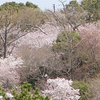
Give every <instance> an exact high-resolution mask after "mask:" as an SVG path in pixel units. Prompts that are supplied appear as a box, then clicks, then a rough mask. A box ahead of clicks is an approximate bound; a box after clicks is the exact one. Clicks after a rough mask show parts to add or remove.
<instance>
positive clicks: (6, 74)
mask: <svg viewBox="0 0 100 100" xmlns="http://www.w3.org/2000/svg"><path fill="white" fill-rule="evenodd" d="M22 64H23V60H22V59H21V58H14V57H13V56H12V55H10V56H8V57H7V58H5V59H4V58H0V80H1V81H0V84H1V85H2V84H4V83H5V82H6V81H7V80H9V81H10V82H12V83H18V82H19V80H20V76H19V75H18V73H17V69H18V68H19V67H21V66H22Z"/></svg>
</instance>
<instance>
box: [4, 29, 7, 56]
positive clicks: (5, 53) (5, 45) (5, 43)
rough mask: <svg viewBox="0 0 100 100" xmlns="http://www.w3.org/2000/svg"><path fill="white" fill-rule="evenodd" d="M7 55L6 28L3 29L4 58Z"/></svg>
mask: <svg viewBox="0 0 100 100" xmlns="http://www.w3.org/2000/svg"><path fill="white" fill-rule="evenodd" d="M6 57H7V29H6V30H5V42H4V58H6Z"/></svg>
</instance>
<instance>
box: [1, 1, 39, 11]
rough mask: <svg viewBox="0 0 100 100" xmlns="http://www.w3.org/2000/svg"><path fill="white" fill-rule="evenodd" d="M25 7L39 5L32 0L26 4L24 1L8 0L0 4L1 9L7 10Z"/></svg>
mask: <svg viewBox="0 0 100 100" xmlns="http://www.w3.org/2000/svg"><path fill="white" fill-rule="evenodd" d="M25 7H30V8H33V9H35V8H39V7H38V6H37V5H35V4H33V3H31V2H27V3H26V5H24V3H16V2H6V3H4V4H3V5H1V6H0V11H2V10H7V9H11V8H13V9H15V10H19V9H22V8H25Z"/></svg>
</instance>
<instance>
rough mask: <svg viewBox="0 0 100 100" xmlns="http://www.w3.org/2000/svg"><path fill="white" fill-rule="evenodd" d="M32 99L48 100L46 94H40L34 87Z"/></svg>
mask: <svg viewBox="0 0 100 100" xmlns="http://www.w3.org/2000/svg"><path fill="white" fill-rule="evenodd" d="M33 100H50V98H49V97H48V96H46V97H43V96H41V95H40V94H39V90H38V89H35V90H34V97H33Z"/></svg>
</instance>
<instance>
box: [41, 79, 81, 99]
mask: <svg viewBox="0 0 100 100" xmlns="http://www.w3.org/2000/svg"><path fill="white" fill-rule="evenodd" d="M72 83H73V81H72V80H66V79H64V78H56V79H48V80H47V89H46V90H45V91H42V93H43V94H44V95H49V96H50V98H51V100H78V99H79V98H80V93H79V89H76V90H75V89H74V88H72V87H71V85H72Z"/></svg>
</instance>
